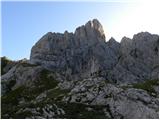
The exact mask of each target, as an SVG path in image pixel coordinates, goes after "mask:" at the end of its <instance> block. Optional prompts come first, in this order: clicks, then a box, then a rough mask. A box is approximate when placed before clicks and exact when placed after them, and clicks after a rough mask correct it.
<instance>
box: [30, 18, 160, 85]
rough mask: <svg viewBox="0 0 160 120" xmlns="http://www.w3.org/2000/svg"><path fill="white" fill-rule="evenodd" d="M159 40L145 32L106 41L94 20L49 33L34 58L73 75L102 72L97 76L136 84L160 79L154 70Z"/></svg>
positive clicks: (33, 55) (79, 76)
mask: <svg viewBox="0 0 160 120" xmlns="http://www.w3.org/2000/svg"><path fill="white" fill-rule="evenodd" d="M158 41H159V37H158V35H152V34H150V33H148V32H141V33H138V34H137V35H134V37H133V40H131V39H129V38H125V37H124V38H123V39H122V41H121V43H118V42H116V41H115V39H114V38H111V39H110V40H109V41H108V42H105V35H104V31H103V27H102V25H101V24H100V22H99V21H98V20H97V19H93V20H92V21H89V22H87V23H86V24H85V25H82V26H80V27H78V28H77V29H76V30H75V33H74V34H73V33H68V32H65V33H64V34H60V33H51V32H50V33H47V34H46V35H45V36H43V37H42V38H41V39H40V40H39V41H38V42H37V43H36V44H35V45H34V46H33V48H32V51H31V57H30V60H31V62H32V63H34V64H40V65H42V66H44V67H45V68H47V69H49V70H53V71H55V70H56V71H61V72H65V73H66V74H68V76H70V77H71V78H72V77H75V76H76V77H77V76H78V78H87V77H91V76H92V75H94V74H95V73H98V75H97V76H101V77H104V78H105V79H109V80H111V81H113V80H114V81H116V82H117V83H121V82H123V83H124V82H126V83H133V82H138V81H143V80H147V79H153V78H158V74H156V73H155V72H153V71H155V68H154V66H155V65H157V64H158ZM146 64H147V65H146ZM132 67H133V69H132ZM156 69H157V68H156ZM118 70H119V71H120V72H118ZM68 71H70V72H68ZM123 72H124V73H123ZM122 73H123V74H125V73H126V74H127V77H126V76H122ZM139 73H141V74H139Z"/></svg>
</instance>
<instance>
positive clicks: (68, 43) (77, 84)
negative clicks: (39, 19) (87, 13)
mask: <svg viewBox="0 0 160 120" xmlns="http://www.w3.org/2000/svg"><path fill="white" fill-rule="evenodd" d="M1 63H2V68H1V71H2V76H1V79H2V80H1V86H2V96H1V99H2V101H1V107H2V109H1V111H2V113H1V115H2V118H21V119H22V118H38V119H41V118H61V119H62V118H68V119H71V118H72V119H73V118H79V119H83V118H86V119H91V118H94V119H96V118H98V119H100V118H101V119H102V118H103V119H108V118H114V119H117V118H118V119H122V118H125V119H142V118H143V119H149V118H152V119H153V118H154V119H155V118H159V112H158V111H159V89H158V88H159V78H158V77H159V76H158V74H159V36H158V35H156V34H151V33H148V32H141V33H138V34H135V35H134V36H133V38H132V39H130V38H127V37H123V38H122V40H121V42H120V43H119V42H117V41H116V40H115V39H114V38H113V37H112V38H111V39H110V40H109V41H108V42H106V41H105V34H104V31H103V27H102V25H101V24H100V22H99V21H98V20H97V19H93V20H91V21H89V22H87V23H86V24H85V25H82V26H80V27H78V28H77V29H76V30H75V32H74V33H69V32H67V31H65V32H64V33H52V32H48V33H47V34H45V35H44V36H43V37H42V38H40V40H39V41H37V43H36V44H35V45H34V46H33V47H32V50H31V55H30V60H26V59H24V60H20V61H11V60H9V59H7V58H6V57H3V58H1Z"/></svg>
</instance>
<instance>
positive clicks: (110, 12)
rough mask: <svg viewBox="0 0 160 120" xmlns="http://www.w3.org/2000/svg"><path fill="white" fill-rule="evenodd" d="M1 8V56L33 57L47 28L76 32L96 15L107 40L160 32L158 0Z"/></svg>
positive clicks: (8, 4) (21, 4)
mask: <svg viewBox="0 0 160 120" xmlns="http://www.w3.org/2000/svg"><path fill="white" fill-rule="evenodd" d="M97 1H98V0H97ZM146 1H147V0H146ZM1 8H2V9H1V20H2V23H1V24H2V28H1V31H2V49H1V50H2V53H1V56H7V57H8V58H10V59H13V60H18V59H22V58H29V56H30V50H31V47H32V46H33V45H34V44H35V43H36V42H37V41H38V40H39V39H40V38H41V37H42V36H43V35H44V34H46V33H47V32H49V31H51V32H61V33H63V32H64V31H65V30H68V31H69V32H74V31H75V29H76V28H77V27H78V26H81V25H83V24H85V23H86V22H87V21H88V20H92V19H94V18H97V19H98V20H99V21H100V22H101V24H102V25H103V28H104V30H105V34H106V41H108V40H109V38H110V37H113V38H115V39H116V40H117V41H119V42H120V40H121V38H122V37H123V36H127V37H130V38H132V36H133V35H134V34H136V33H138V32H141V31H148V32H150V33H154V34H159V27H160V26H159V21H160V18H159V13H158V12H159V11H160V9H159V8H160V7H159V4H157V2H89V1H88V2H71V1H70V2H64V1H63V2H55V1H48V2H44V1H43V2H40V1H39V2H38V1H37V2H33V1H30V2H29V1H25V2H11V1H8V2H7V1H6V2H2V3H1Z"/></svg>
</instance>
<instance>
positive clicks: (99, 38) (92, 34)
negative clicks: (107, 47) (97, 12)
mask: <svg viewBox="0 0 160 120" xmlns="http://www.w3.org/2000/svg"><path fill="white" fill-rule="evenodd" d="M75 38H76V39H77V40H79V41H80V43H84V44H88V45H92V44H95V43H97V42H104V41H105V34H104V30H103V27H102V25H101V24H100V22H99V21H98V20H97V19H93V20H92V21H88V22H87V23H86V24H85V25H82V26H80V27H78V28H77V29H76V31H75Z"/></svg>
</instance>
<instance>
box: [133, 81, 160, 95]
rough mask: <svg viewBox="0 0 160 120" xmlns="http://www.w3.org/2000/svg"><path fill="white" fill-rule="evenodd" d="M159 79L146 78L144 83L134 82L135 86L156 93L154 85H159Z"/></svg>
mask: <svg viewBox="0 0 160 120" xmlns="http://www.w3.org/2000/svg"><path fill="white" fill-rule="evenodd" d="M158 85H159V80H158V79H156V80H146V81H145V82H142V83H136V84H133V88H137V89H143V90H146V91H147V92H148V93H149V94H152V93H156V91H155V90H154V88H153V86H158Z"/></svg>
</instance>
